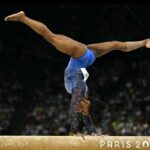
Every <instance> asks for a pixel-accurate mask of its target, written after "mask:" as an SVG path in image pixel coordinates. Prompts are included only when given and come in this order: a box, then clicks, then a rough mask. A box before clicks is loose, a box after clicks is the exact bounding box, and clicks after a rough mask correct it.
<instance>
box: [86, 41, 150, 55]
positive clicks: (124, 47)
mask: <svg viewBox="0 0 150 150" xmlns="http://www.w3.org/2000/svg"><path fill="white" fill-rule="evenodd" d="M87 47H88V48H90V49H91V50H93V52H94V53H95V56H96V57H101V56H103V55H105V54H107V53H109V52H111V51H113V50H120V51H123V52H130V51H133V50H136V49H138V48H141V47H147V48H150V39H145V40H141V41H127V42H120V41H110V42H102V43H94V44H89V45H87Z"/></svg>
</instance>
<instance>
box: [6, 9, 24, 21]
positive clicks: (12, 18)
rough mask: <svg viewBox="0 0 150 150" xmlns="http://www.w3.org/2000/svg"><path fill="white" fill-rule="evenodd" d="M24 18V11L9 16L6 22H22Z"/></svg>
mask: <svg viewBox="0 0 150 150" xmlns="http://www.w3.org/2000/svg"><path fill="white" fill-rule="evenodd" d="M23 17H25V13H24V11H20V12H18V13H15V14H12V15H9V16H7V17H6V18H5V21H20V20H21V19H22V18H23Z"/></svg>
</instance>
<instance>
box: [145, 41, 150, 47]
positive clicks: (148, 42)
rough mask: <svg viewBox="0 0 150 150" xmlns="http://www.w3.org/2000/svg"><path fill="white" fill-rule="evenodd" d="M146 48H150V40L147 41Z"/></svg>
mask: <svg viewBox="0 0 150 150" xmlns="http://www.w3.org/2000/svg"><path fill="white" fill-rule="evenodd" d="M145 46H146V47H147V48H150V39H147V40H146V44H145Z"/></svg>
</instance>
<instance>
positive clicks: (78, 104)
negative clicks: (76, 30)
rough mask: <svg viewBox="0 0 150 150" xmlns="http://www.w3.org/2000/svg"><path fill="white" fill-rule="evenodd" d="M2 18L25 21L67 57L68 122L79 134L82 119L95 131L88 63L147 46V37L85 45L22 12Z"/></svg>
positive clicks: (88, 129)
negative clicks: (69, 97)
mask: <svg viewBox="0 0 150 150" xmlns="http://www.w3.org/2000/svg"><path fill="white" fill-rule="evenodd" d="M5 21H18V22H21V23H24V24H25V25H27V26H29V27H30V28H31V29H32V30H33V31H35V32H36V33H38V34H39V35H41V36H42V37H43V38H44V39H45V40H46V41H47V42H48V43H50V44H52V45H53V46H54V47H55V48H56V49H57V50H58V51H59V52H62V53H64V54H67V55H69V56H70V60H69V63H68V65H67V67H66V68H65V71H64V85H65V88H66V90H67V92H68V93H69V94H71V95H72V97H71V102H70V110H69V122H70V127H71V132H72V133H73V134H77V133H80V129H79V128H80V126H81V122H82V123H84V125H85V127H86V130H87V133H88V134H89V135H91V134H92V133H93V132H94V125H93V121H92V118H91V115H90V113H89V108H90V104H91V103H90V98H89V96H88V94H89V90H88V87H87V84H86V81H87V79H88V77H89V73H88V72H87V70H86V68H88V67H89V66H91V65H92V64H93V63H94V61H95V60H96V59H97V58H99V57H101V56H103V55H105V54H107V53H109V52H111V51H113V50H119V51H122V52H130V51H132V50H136V49H138V48H141V47H147V48H150V39H144V40H141V41H127V42H122V41H107V42H102V43H93V44H88V45H86V44H83V43H81V42H79V41H76V40H74V39H72V38H70V37H67V36H65V35H62V34H56V33H53V32H52V31H51V30H49V29H48V28H47V26H46V25H45V24H43V23H42V22H39V21H36V20H33V19H31V18H29V17H27V16H26V14H25V13H24V11H20V12H18V13H15V14H12V15H9V16H7V17H6V18H5Z"/></svg>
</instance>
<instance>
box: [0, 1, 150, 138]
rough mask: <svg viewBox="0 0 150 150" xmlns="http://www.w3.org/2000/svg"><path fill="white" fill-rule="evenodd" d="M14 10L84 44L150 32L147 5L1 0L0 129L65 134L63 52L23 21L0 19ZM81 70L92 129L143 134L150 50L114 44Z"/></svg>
mask: <svg viewBox="0 0 150 150" xmlns="http://www.w3.org/2000/svg"><path fill="white" fill-rule="evenodd" d="M20 10H24V11H25V13H26V15H28V16H29V17H31V18H33V19H36V20H39V21H41V22H43V23H45V24H46V25H47V26H48V28H50V29H51V30H52V31H53V32H55V33H60V34H64V35H67V36H69V37H71V38H73V39H76V40H78V41H80V42H83V43H85V44H90V43H96V42H104V41H111V40H119V41H135V40H143V39H145V38H148V37H150V20H149V16H150V4H135V3H129V4H125V3H122V4H120V3H118V4H117V3H114V4H106V3H99V4H68V3H59V4H54V3H52V4H50V3H37V4H35V3H34V4H32V3H24V4H5V3H2V4H0V135H67V134H68V132H69V125H68V115H69V114H68V111H69V105H70V98H71V96H70V95H68V93H67V92H66V91H65V88H64V79H63V76H64V69H65V67H66V65H67V63H68V61H69V56H67V55H64V54H61V53H60V52H58V51H56V49H55V48H54V47H53V46H52V45H50V44H49V43H47V42H46V41H45V40H44V39H42V38H41V37H40V36H39V35H37V34H36V33H35V32H33V31H32V30H31V29H30V28H29V27H27V26H25V25H23V24H21V23H18V22H4V17H5V16H7V15H9V14H12V13H15V12H18V11H20ZM88 71H89V74H90V77H89V80H88V81H87V84H88V85H89V89H90V95H91V96H92V97H94V98H93V100H92V101H91V103H92V108H91V113H92V117H93V121H94V124H95V128H96V131H97V132H100V133H102V134H108V135H150V127H149V125H150V49H146V48H140V49H138V50H136V51H132V52H129V53H123V52H119V51H113V52H111V53H109V54H107V55H105V56H103V57H101V58H99V59H98V60H97V61H96V62H95V63H94V64H93V65H92V66H91V67H90V68H88ZM104 104H105V105H104Z"/></svg>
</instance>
